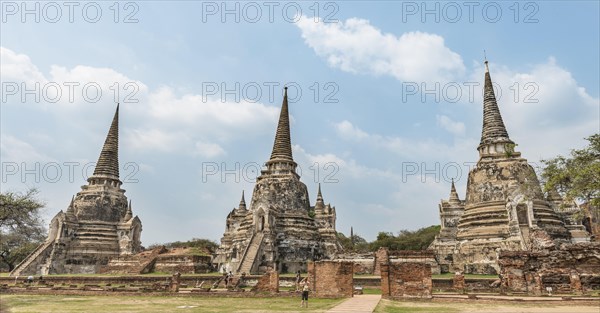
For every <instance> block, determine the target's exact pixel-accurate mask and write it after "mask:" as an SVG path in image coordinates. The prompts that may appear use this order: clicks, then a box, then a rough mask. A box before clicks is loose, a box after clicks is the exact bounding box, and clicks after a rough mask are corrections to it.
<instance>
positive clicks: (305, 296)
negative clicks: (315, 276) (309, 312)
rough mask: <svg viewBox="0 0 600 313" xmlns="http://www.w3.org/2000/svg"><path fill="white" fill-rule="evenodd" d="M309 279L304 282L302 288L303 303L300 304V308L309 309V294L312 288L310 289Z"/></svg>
mask: <svg viewBox="0 0 600 313" xmlns="http://www.w3.org/2000/svg"><path fill="white" fill-rule="evenodd" d="M308 284H309V282H308V278H306V279H304V280H303V286H302V302H301V303H300V307H301V308H302V307H306V308H308V292H309V291H310V287H308Z"/></svg>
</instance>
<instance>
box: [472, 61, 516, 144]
mask: <svg viewBox="0 0 600 313" xmlns="http://www.w3.org/2000/svg"><path fill="white" fill-rule="evenodd" d="M484 63H485V84H484V95H483V128H482V130H481V142H480V144H479V147H480V148H481V147H483V146H485V145H488V144H495V143H508V144H514V143H513V142H512V140H510V138H509V137H508V132H507V131H506V127H505V126H504V121H503V120H502V115H501V114H500V109H499V108H498V103H497V102H496V95H495V94H494V87H493V85H492V78H491V76H490V70H489V66H488V61H487V60H485V62H484ZM480 151H481V150H480Z"/></svg>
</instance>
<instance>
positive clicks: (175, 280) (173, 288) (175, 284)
mask: <svg viewBox="0 0 600 313" xmlns="http://www.w3.org/2000/svg"><path fill="white" fill-rule="evenodd" d="M180 279H181V274H180V273H175V274H173V276H172V277H171V283H170V284H169V291H170V292H179V282H180Z"/></svg>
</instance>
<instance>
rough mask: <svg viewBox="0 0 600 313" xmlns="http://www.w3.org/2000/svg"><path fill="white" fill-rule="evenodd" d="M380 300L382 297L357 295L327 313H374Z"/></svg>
mask: <svg viewBox="0 0 600 313" xmlns="http://www.w3.org/2000/svg"><path fill="white" fill-rule="evenodd" d="M380 299H381V295H355V296H354V297H352V298H350V299H348V300H346V301H344V302H342V303H340V304H338V305H337V306H335V307H334V308H333V309H331V310H329V311H327V313H372V312H373V310H375V307H376V306H377V303H379V300H380Z"/></svg>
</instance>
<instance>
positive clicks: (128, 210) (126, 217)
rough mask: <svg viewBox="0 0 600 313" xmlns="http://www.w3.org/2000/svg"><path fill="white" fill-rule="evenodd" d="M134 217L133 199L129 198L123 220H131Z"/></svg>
mask: <svg viewBox="0 0 600 313" xmlns="http://www.w3.org/2000/svg"><path fill="white" fill-rule="evenodd" d="M132 217H133V211H132V209H131V199H130V200H129V205H128V206H127V212H126V213H125V217H124V218H123V220H125V221H129V220H130V219H131V218H132Z"/></svg>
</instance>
